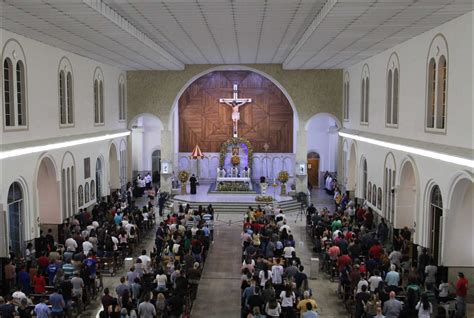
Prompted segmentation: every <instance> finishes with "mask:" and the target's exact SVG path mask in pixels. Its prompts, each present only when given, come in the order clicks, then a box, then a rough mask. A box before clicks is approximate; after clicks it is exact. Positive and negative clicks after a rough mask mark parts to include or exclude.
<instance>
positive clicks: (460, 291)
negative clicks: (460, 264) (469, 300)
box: [456, 272, 469, 317]
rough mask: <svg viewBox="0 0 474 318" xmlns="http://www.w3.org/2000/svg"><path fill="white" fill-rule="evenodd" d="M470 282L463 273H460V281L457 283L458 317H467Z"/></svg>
mask: <svg viewBox="0 0 474 318" xmlns="http://www.w3.org/2000/svg"><path fill="white" fill-rule="evenodd" d="M468 283H469V282H468V280H467V279H466V278H465V277H464V274H463V273H461V272H460V273H458V281H457V282H456V308H457V310H456V317H465V316H466V296H467V284H468Z"/></svg>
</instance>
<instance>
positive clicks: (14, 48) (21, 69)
mask: <svg viewBox="0 0 474 318" xmlns="http://www.w3.org/2000/svg"><path fill="white" fill-rule="evenodd" d="M5 61H8V62H9V64H10V65H9V66H10V71H11V73H10V79H11V83H10V88H11V92H10V94H11V97H12V98H11V102H10V112H11V113H10V116H11V117H10V121H7V116H4V117H5V119H4V122H3V125H4V127H5V128H6V129H7V130H8V129H9V128H10V129H15V127H21V128H28V120H29V117H28V72H27V70H28V68H27V62H26V55H25V51H24V50H23V47H22V46H21V44H20V43H19V42H18V41H17V40H15V39H9V40H7V41H6V42H5V44H4V46H3V50H2V67H3V64H4V62H5ZM18 73H20V78H19V79H18V78H17V74H18ZM3 74H4V73H3V72H2V85H5V83H4V82H3V80H4V77H3ZM18 84H20V85H18ZM4 93H5V92H4ZM14 96H15V98H13V97H14ZM18 98H20V101H18ZM2 99H3V100H4V101H5V95H3V96H2ZM3 113H4V115H6V109H5V105H4V107H3Z"/></svg>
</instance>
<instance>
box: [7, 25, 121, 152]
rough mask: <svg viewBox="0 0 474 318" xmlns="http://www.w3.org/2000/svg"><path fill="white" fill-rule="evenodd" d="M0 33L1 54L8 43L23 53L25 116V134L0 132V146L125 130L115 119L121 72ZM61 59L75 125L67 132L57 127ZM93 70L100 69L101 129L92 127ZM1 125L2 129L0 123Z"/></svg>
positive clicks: (55, 49)
mask: <svg viewBox="0 0 474 318" xmlns="http://www.w3.org/2000/svg"><path fill="white" fill-rule="evenodd" d="M0 32H1V33H2V36H1V38H0V45H1V47H2V51H3V48H4V47H5V43H7V42H8V41H10V40H12V39H13V40H16V41H17V42H18V43H19V44H20V46H21V47H22V49H23V51H24V55H25V59H26V61H25V65H26V78H27V81H26V86H27V88H26V92H27V112H28V129H27V130H19V131H10V132H5V131H4V130H3V129H1V130H0V140H1V141H2V143H3V144H12V143H18V142H23V141H32V140H38V139H46V138H52V137H55V138H56V137H64V136H71V135H76V134H83V133H93V132H100V131H108V130H116V129H124V128H126V123H125V122H119V117H118V116H119V109H118V81H119V76H120V75H121V74H125V72H124V71H122V70H120V69H118V68H116V67H112V66H109V65H106V64H103V63H99V62H96V61H94V60H91V59H87V58H84V57H82V56H79V55H77V54H73V53H70V52H67V51H64V50H61V49H58V48H55V47H52V46H49V45H46V44H43V43H41V42H38V41H35V40H32V39H29V38H26V37H24V36H21V35H18V34H15V33H12V32H9V31H6V30H3V29H0ZM63 57H66V58H68V59H69V61H70V62H71V65H72V73H73V97H74V100H73V104H74V116H75V123H74V127H70V128H60V127H59V85H58V77H59V75H58V68H59V63H60V60H61V59H62V58H63ZM2 65H3V59H2ZM96 67H100V68H101V69H102V73H103V75H104V96H105V98H104V105H105V108H104V114H105V125H102V126H95V125H94V102H93V98H94V91H93V76H94V70H95V69H96ZM2 78H3V77H2ZM2 94H3V85H2ZM1 124H2V127H3V119H2V123H1Z"/></svg>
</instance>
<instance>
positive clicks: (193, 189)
mask: <svg viewBox="0 0 474 318" xmlns="http://www.w3.org/2000/svg"><path fill="white" fill-rule="evenodd" d="M189 183H190V184H191V194H196V183H197V179H196V177H195V176H194V174H193V175H192V176H191V178H189Z"/></svg>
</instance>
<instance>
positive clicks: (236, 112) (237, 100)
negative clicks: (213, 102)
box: [219, 84, 252, 138]
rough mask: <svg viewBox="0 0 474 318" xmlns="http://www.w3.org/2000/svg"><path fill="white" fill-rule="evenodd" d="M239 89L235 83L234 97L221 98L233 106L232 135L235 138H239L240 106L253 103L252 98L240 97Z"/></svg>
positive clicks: (220, 101) (221, 101)
mask: <svg viewBox="0 0 474 318" xmlns="http://www.w3.org/2000/svg"><path fill="white" fill-rule="evenodd" d="M238 94H239V90H238V87H237V84H234V85H233V95H232V98H219V103H224V104H227V105H229V106H230V107H232V123H233V126H232V135H233V137H234V138H237V137H238V136H237V122H238V121H239V119H240V113H239V108H240V106H243V105H245V104H247V103H251V102H252V99H251V98H239V96H238Z"/></svg>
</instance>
